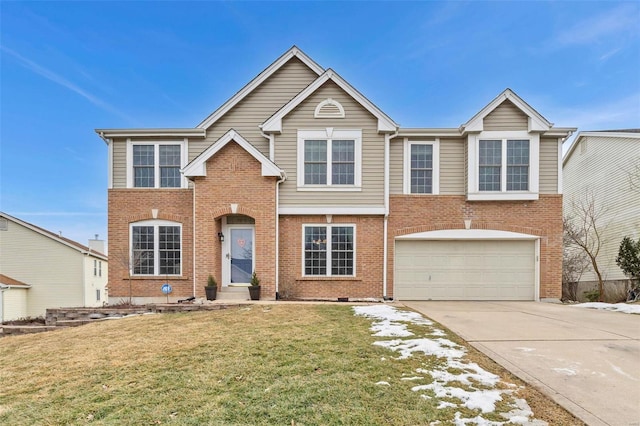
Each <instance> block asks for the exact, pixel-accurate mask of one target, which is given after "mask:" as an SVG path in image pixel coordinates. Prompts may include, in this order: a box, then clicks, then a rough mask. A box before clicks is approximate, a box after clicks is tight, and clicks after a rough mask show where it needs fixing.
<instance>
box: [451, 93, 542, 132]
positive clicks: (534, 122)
mask: <svg viewBox="0 0 640 426" xmlns="http://www.w3.org/2000/svg"><path fill="white" fill-rule="evenodd" d="M506 100H509V101H511V103H512V104H514V105H515V106H516V107H518V108H519V109H520V110H521V111H522V112H524V113H525V114H526V115H527V117H529V131H530V132H546V131H548V130H549V129H551V127H553V123H550V122H549V121H548V120H547V119H546V118H544V117H543V116H542V115H541V114H540V113H539V112H538V111H536V110H535V109H533V108H532V107H531V106H530V105H529V104H528V103H526V102H525V101H524V100H522V98H520V96H518V95H516V94H515V92H514V91H513V90H511V89H505V90H504V91H503V92H502V93H500V94H499V95H498V96H497V97H496V98H495V99H493V100H492V101H491V102H489V104H488V105H487V106H485V107H484V108H482V109H481V110H480V112H478V113H477V114H476V115H474V116H473V117H471V119H470V120H469V121H467V122H466V123H464V124H463V125H462V126H460V130H461V131H462V132H481V131H482V129H483V126H484V123H483V120H484V118H485V117H486V116H487V115H489V114H490V113H491V112H492V111H493V110H494V109H496V108H497V107H498V106H500V104H502V103H503V102H504V101H506Z"/></svg>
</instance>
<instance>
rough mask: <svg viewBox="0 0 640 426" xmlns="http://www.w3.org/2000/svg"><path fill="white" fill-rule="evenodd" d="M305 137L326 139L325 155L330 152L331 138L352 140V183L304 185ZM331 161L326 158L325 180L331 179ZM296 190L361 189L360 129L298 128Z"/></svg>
mask: <svg viewBox="0 0 640 426" xmlns="http://www.w3.org/2000/svg"><path fill="white" fill-rule="evenodd" d="M307 139H320V140H325V139H326V140H327V145H328V146H327V156H329V155H330V154H331V150H330V148H331V142H330V141H331V140H333V139H352V140H353V141H354V144H355V146H354V151H355V152H354V154H355V164H354V176H353V185H332V184H328V185H305V183H304V141H305V140H307ZM330 165H331V161H330V159H329V158H327V180H331V167H330ZM297 172H298V177H297V183H298V191H338V192H339V191H361V190H362V130H350V129H333V128H332V127H327V128H326V129H319V130H318V129H316V130H298V167H297Z"/></svg>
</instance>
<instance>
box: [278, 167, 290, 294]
mask: <svg viewBox="0 0 640 426" xmlns="http://www.w3.org/2000/svg"><path fill="white" fill-rule="evenodd" d="M285 180H287V174H286V173H285V172H284V171H283V172H282V175H281V177H280V179H278V181H277V182H276V300H277V299H279V296H280V295H279V293H278V292H279V291H280V213H279V210H280V184H281V183H282V182H284V181H285Z"/></svg>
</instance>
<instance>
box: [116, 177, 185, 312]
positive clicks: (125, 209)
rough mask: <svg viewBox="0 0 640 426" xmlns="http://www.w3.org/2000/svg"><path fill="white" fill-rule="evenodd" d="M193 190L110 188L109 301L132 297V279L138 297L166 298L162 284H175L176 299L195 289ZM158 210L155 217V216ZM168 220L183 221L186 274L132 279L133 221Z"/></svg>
mask: <svg viewBox="0 0 640 426" xmlns="http://www.w3.org/2000/svg"><path fill="white" fill-rule="evenodd" d="M192 200H193V191H192V190H190V189H110V190H109V192H108V203H109V206H108V208H109V224H108V232H109V259H110V262H109V284H108V286H109V302H110V303H112V304H113V303H117V302H119V301H121V300H123V301H124V300H126V301H128V298H129V283H130V282H131V294H132V295H133V297H135V298H136V300H138V301H140V299H139V298H145V300H146V301H162V300H166V297H165V296H164V295H163V293H162V291H161V288H162V285H163V284H165V283H169V284H171V286H172V287H173V293H172V295H171V296H172V299H174V298H176V297H188V296H190V295H191V294H192V292H193V268H192V265H193V258H192V253H193V245H192V241H193V230H192V220H191V217H192V210H193V201H192ZM154 210H155V213H156V215H155V217H154ZM154 219H158V220H168V221H172V222H177V223H180V224H181V225H182V259H181V260H182V275H181V276H179V277H173V276H172V277H157V278H156V277H154V278H146V277H132V278H131V280H129V274H128V269H129V268H128V262H129V258H130V257H129V239H130V227H131V226H130V225H131V224H132V223H134V222H139V221H143V220H154Z"/></svg>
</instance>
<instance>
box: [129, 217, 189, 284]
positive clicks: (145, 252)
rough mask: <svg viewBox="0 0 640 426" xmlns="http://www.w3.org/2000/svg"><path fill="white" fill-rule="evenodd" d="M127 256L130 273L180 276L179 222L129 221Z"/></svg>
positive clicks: (180, 229)
mask: <svg viewBox="0 0 640 426" xmlns="http://www.w3.org/2000/svg"><path fill="white" fill-rule="evenodd" d="M130 255H131V257H130V260H131V263H130V268H131V271H132V274H133V275H180V274H181V259H182V225H181V224H179V223H175V222H168V221H155V220H153V221H144V222H136V223H133V224H132V225H131V250H130Z"/></svg>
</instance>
